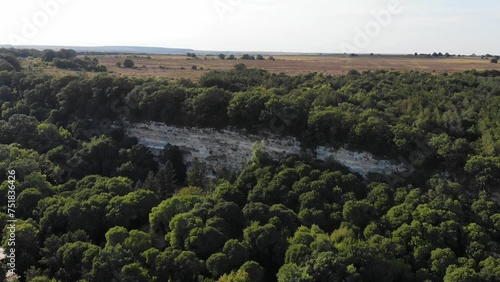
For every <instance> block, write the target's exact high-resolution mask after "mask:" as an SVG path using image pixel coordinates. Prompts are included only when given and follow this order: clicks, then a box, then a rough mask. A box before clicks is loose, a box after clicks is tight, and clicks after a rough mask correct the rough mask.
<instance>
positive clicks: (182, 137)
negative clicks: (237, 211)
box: [126, 122, 406, 176]
mask: <svg viewBox="0 0 500 282" xmlns="http://www.w3.org/2000/svg"><path fill="white" fill-rule="evenodd" d="M126 132H127V134H128V135H129V136H133V137H136V138H137V139H138V140H139V143H140V144H143V145H144V146H146V147H148V148H149V149H151V150H152V151H153V153H155V154H158V153H159V152H160V150H162V149H163V148H164V147H165V145H166V144H171V145H175V146H178V147H179V148H181V150H182V151H183V152H184V153H185V157H184V158H185V160H186V161H187V162H191V161H192V160H193V159H194V158H198V159H199V160H200V161H203V162H205V163H206V164H207V165H208V167H209V169H211V170H212V171H219V170H222V169H227V170H229V171H240V170H242V169H243V168H244V167H245V165H246V163H247V162H248V160H249V158H250V157H251V154H252V146H253V144H254V143H255V142H259V141H264V144H265V145H264V151H266V152H267V153H269V154H270V155H271V156H272V157H273V158H276V159H278V158H282V157H285V156H286V155H291V154H300V153H301V147H300V142H299V141H298V140H297V139H295V138H293V137H288V138H283V137H280V136H273V135H270V136H265V137H263V136H257V135H251V134H243V133H240V132H236V131H230V130H216V129H209V128H182V127H175V126H169V125H165V124H163V123H157V122H148V123H130V124H129V125H128V126H127V129H126ZM315 158H316V159H317V160H326V159H328V158H332V159H333V160H335V161H336V162H338V163H340V164H342V165H344V166H346V167H347V168H349V169H350V170H351V171H352V172H356V173H359V174H361V175H363V176H366V175H367V174H368V173H379V174H391V173H393V172H397V173H401V172H404V171H405V170H406V169H405V166H404V165H402V164H398V163H395V162H393V161H389V160H379V159H375V158H374V157H373V156H372V155H371V154H370V153H367V152H354V151H349V150H346V149H344V148H340V149H335V148H330V147H323V146H320V147H317V148H316V150H315Z"/></svg>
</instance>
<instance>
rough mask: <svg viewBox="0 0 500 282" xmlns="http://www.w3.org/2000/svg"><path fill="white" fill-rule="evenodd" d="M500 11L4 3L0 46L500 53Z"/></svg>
mask: <svg viewBox="0 0 500 282" xmlns="http://www.w3.org/2000/svg"><path fill="white" fill-rule="evenodd" d="M391 2H396V3H397V6H394V7H396V8H393V9H389V7H390V5H391V4H390V3H391ZM499 9H500V1H498V0H477V1H470V0H310V1H305V0H175V1H174V0H142V1H123V0H122V1H119V0H105V1H103V0H23V1H19V0H2V1H0V11H1V12H2V13H1V17H0V45H1V44H22V45H66V46H110V45H112V46H117V45H120V46H123V45H128V46H155V47H171V48H192V49H196V50H214V51H277V52H279V51H284V52H321V53H340V52H343V51H345V50H346V49H347V50H351V49H352V50H353V52H354V51H355V52H356V53H370V52H374V53H413V52H419V53H432V52H443V53H445V52H449V53H456V54H471V53H477V54H484V53H493V54H500V36H498V34H497V29H498V27H499V26H500V13H499V12H498V10H499ZM387 13H390V15H391V16H390V20H388V18H387V17H383V18H382V19H379V20H378V21H377V18H376V17H375V16H374V14H380V15H382V14H385V15H387ZM361 33H362V34H361ZM342 46H343V47H344V48H342ZM346 46H347V47H346Z"/></svg>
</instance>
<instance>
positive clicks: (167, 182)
mask: <svg viewBox="0 0 500 282" xmlns="http://www.w3.org/2000/svg"><path fill="white" fill-rule="evenodd" d="M156 177H157V179H158V187H156V193H157V196H158V198H160V199H161V200H163V199H167V198H168V197H170V196H172V195H173V194H174V193H175V190H176V189H177V185H176V184H175V183H176V174H175V169H174V166H173V165H172V162H171V161H167V162H166V163H165V165H164V166H163V167H162V168H160V170H159V171H158V173H157V176H156Z"/></svg>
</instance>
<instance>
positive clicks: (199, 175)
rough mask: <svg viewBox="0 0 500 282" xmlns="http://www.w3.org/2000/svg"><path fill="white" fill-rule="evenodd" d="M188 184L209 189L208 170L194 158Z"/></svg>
mask: <svg viewBox="0 0 500 282" xmlns="http://www.w3.org/2000/svg"><path fill="white" fill-rule="evenodd" d="M187 182H188V184H189V185H190V186H196V187H200V188H206V187H207V169H206V165H205V164H204V163H201V162H200V161H199V160H198V158H194V159H193V162H192V163H191V169H190V170H189V172H188V173H187Z"/></svg>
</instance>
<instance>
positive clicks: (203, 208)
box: [0, 50, 500, 282]
mask: <svg viewBox="0 0 500 282" xmlns="http://www.w3.org/2000/svg"><path fill="white" fill-rule="evenodd" d="M30 52H31V53H30ZM30 52H28V51H25V52H22V51H19V50H18V51H16V52H13V51H12V50H10V51H8V50H3V51H2V52H1V53H0V115H1V119H0V171H1V172H2V175H7V173H8V171H11V170H15V172H16V193H17V203H18V206H17V213H16V218H17V219H18V221H17V223H16V230H17V231H16V232H17V233H16V236H17V237H16V240H17V241H16V243H17V245H18V249H19V251H18V252H17V257H16V273H17V274H19V275H20V276H21V278H20V279H21V281H96V282H97V281H207V282H208V281H283V282H284V281H363V282H366V281H464V282H465V281H485V282H486V281H500V258H499V254H500V244H499V239H500V209H499V206H498V199H499V198H498V197H499V194H498V193H499V191H498V187H499V184H500V157H499V155H500V116H499V115H500V113H499V111H498V109H500V72H498V71H473V70H471V71H466V72H462V73H454V74H431V73H421V72H413V71H410V72H396V71H373V72H370V71H366V72H358V71H355V70H353V71H350V72H349V73H348V74H346V75H340V76H325V75H323V74H320V73H310V74H304V75H298V76H288V75H285V74H274V73H270V72H268V71H265V70H261V69H253V68H246V67H245V68H242V67H238V68H237V69H234V70H230V71H211V72H208V73H206V74H204V75H203V76H202V77H201V79H200V80H199V81H190V80H185V79H181V80H167V79H160V78H143V79H139V78H133V77H126V76H116V75H113V74H110V73H106V72H104V73H99V74H93V75H85V74H78V75H63V76H55V75H47V74H43V73H38V72H33V71H31V70H29V69H22V60H23V58H24V57H27V56H28V55H26V56H23V54H29V55H31V56H42V57H43V58H47V60H49V59H50V57H51V56H52V55H54V54H52V53H47V52H45V51H44V52H42V53H41V54H40V53H37V52H35V51H30ZM68 54H69V55H68V56H69V57H68V58H65V59H60V60H68V61H70V60H73V62H74V60H75V56H76V54H72V53H71V52H70V53H68ZM56 56H57V53H56V55H55V56H54V57H52V60H49V61H50V62H52V63H54V60H56ZM89 60H90V59H89ZM56 61H57V60H56ZM83 61H85V60H83ZM90 62H92V60H90ZM94 63H95V62H94ZM127 121H138V122H143V121H159V122H164V123H166V124H169V125H175V126H189V127H213V128H218V129H222V128H237V129H245V130H246V131H247V132H252V133H273V134H279V135H282V136H294V137H296V138H298V139H299V140H300V141H301V142H302V144H303V146H305V147H313V146H317V145H330V146H336V147H338V146H344V147H347V148H350V149H352V150H366V151H369V152H371V153H373V154H375V155H376V156H385V157H390V158H393V159H398V160H401V161H405V162H406V163H408V164H409V165H410V166H411V167H412V169H411V171H410V172H408V173H406V174H404V175H392V176H389V177H386V176H383V175H369V176H368V177H366V178H364V177H362V176H360V175H357V174H355V173H351V172H349V171H347V170H345V169H344V168H342V167H340V166H339V165H337V164H335V163H329V162H326V163H317V162H312V161H310V159H308V158H305V157H303V156H288V157H286V158H283V159H279V160H273V159H271V158H270V157H269V156H267V155H266V154H265V153H264V152H263V151H262V150H261V149H259V147H258V146H257V147H256V148H255V149H254V153H253V157H252V159H251V160H250V161H249V163H248V164H247V166H246V168H245V169H244V170H243V171H241V172H238V173H236V174H234V175H227V174H226V175H215V176H213V177H209V175H208V173H207V171H206V169H205V167H204V166H203V163H202V162H200V163H198V161H194V162H193V163H192V164H190V166H189V169H188V168H187V167H186V164H185V162H184V161H183V157H182V152H181V151H180V149H179V148H178V147H175V146H166V147H165V149H164V150H163V151H162V152H161V154H160V156H158V157H155V156H154V155H153V154H152V153H151V152H150V151H149V150H148V149H147V148H146V147H144V146H143V145H140V144H138V141H137V139H135V138H131V137H128V136H127V135H126V134H125V127H126V126H127ZM2 181H3V179H2ZM9 185H10V183H9V182H8V180H7V179H6V178H5V181H3V182H2V183H1V184H0V197H2V198H3V200H2V201H1V202H0V206H1V208H0V210H1V212H0V222H1V224H2V225H1V226H2V227H3V229H4V233H3V236H2V242H3V247H4V249H6V248H8V246H7V243H8V237H7V236H6V234H7V227H6V225H7V219H8V215H7V214H6V213H5V212H6V211H7V194H8V193H7V191H8V189H9V188H8V187H9ZM4 211H5V212H4ZM5 271H6V269H5V264H2V267H1V272H3V273H0V275H4V273H5Z"/></svg>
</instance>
